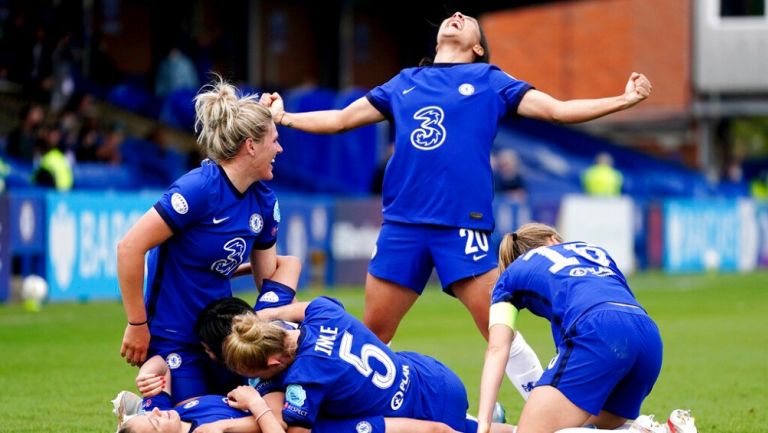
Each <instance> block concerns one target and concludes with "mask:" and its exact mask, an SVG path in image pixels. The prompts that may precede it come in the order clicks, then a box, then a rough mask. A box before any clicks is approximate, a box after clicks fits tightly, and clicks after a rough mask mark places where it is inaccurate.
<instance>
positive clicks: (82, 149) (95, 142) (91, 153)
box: [75, 117, 102, 162]
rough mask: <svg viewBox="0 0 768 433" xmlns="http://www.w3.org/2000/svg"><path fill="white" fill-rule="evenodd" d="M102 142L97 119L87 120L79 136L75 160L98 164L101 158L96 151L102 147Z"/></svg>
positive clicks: (81, 127) (90, 118)
mask: <svg viewBox="0 0 768 433" xmlns="http://www.w3.org/2000/svg"><path fill="white" fill-rule="evenodd" d="M101 140H102V137H101V133H100V132H99V122H98V120H97V119H96V118H95V117H89V118H86V119H85V121H84V122H83V124H82V125H81V126H80V129H79V131H78V134H77V144H76V146H75V159H77V161H78V162H97V161H98V160H99V158H98V156H97V155H96V151H97V149H98V148H99V145H101Z"/></svg>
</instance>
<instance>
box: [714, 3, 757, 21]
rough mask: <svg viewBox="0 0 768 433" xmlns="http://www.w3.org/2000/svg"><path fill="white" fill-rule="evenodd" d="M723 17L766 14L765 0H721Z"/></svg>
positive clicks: (721, 14)
mask: <svg viewBox="0 0 768 433" xmlns="http://www.w3.org/2000/svg"><path fill="white" fill-rule="evenodd" d="M720 16H721V17H762V16H765V0H720Z"/></svg>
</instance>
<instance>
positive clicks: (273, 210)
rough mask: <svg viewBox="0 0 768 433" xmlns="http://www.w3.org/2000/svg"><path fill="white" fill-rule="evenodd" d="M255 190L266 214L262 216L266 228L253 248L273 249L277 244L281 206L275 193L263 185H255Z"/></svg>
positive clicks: (257, 238) (255, 241)
mask: <svg viewBox="0 0 768 433" xmlns="http://www.w3.org/2000/svg"><path fill="white" fill-rule="evenodd" d="M254 188H255V191H256V194H258V196H259V205H260V206H261V209H262V212H263V213H264V215H262V218H263V219H264V227H263V228H262V230H261V232H260V233H259V235H258V236H257V237H256V239H255V240H254V241H253V248H255V249H257V250H266V249H269V248H272V245H274V244H275V242H277V231H278V229H279V226H280V205H279V203H278V202H277V197H276V196H275V193H274V192H273V191H272V190H271V189H269V188H268V187H267V186H266V185H264V184H263V183H261V182H259V183H257V184H255V185H254Z"/></svg>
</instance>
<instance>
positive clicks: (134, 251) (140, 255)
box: [117, 208, 173, 365]
mask: <svg viewBox="0 0 768 433" xmlns="http://www.w3.org/2000/svg"><path fill="white" fill-rule="evenodd" d="M172 234H173V232H172V231H171V228H170V227H169V226H168V224H166V222H165V221H163V219H162V218H161V217H160V214H159V213H157V211H156V210H155V209H154V208H152V209H150V210H149V211H147V213H145V214H144V215H143V216H142V217H141V218H140V219H139V220H138V221H137V222H136V224H135V225H134V226H133V227H132V228H131V229H130V230H129V231H128V233H126V234H125V237H123V239H122V240H121V241H120V243H118V245H117V279H118V281H119V283H120V294H121V295H122V298H123V309H124V310H125V315H126V316H127V318H128V325H127V326H126V328H125V333H124V334H123V343H122V345H121V347H120V356H122V357H123V358H125V360H126V361H127V362H129V363H130V364H131V365H140V364H141V363H142V362H144V359H145V358H146V357H147V349H148V348H149V339H150V335H149V326H148V323H147V313H146V309H145V308H144V256H145V255H146V253H147V251H149V250H150V249H152V248H154V247H155V246H157V245H159V244H161V243H162V242H163V241H165V240H166V239H168V238H170V237H171V235H172Z"/></svg>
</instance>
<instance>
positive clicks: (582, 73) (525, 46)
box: [481, 0, 692, 120]
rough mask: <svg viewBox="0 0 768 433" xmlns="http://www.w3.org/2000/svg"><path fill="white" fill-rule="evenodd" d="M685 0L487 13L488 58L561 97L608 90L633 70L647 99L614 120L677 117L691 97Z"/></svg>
mask: <svg viewBox="0 0 768 433" xmlns="http://www.w3.org/2000/svg"><path fill="white" fill-rule="evenodd" d="M691 18H692V17H691V2H690V0H579V1H569V2H558V3H553V4H548V5H542V6H534V7H529V8H524V9H515V10H513V11H503V12H496V13H490V14H486V15H484V16H483V17H482V18H481V24H482V26H483V29H484V31H485V32H486V34H487V36H488V42H489V44H490V48H491V61H492V62H493V63H495V64H497V65H499V66H500V67H501V68H502V69H504V70H505V71H507V72H509V73H510V74H512V75H514V76H515V77H517V78H519V79H523V80H526V81H529V82H531V83H532V84H534V85H535V86H536V87H537V88H538V89H540V90H542V91H544V92H547V93H549V94H551V95H552V96H554V97H556V98H559V99H572V98H588V97H601V96H613V95H617V94H620V93H621V92H623V89H624V84H625V83H626V79H627V78H628V77H629V74H630V73H631V72H632V71H637V72H642V73H644V74H646V75H647V76H648V77H649V78H650V79H651V82H652V83H653V95H652V97H651V98H650V99H649V100H648V101H646V102H645V103H643V104H642V105H640V106H639V107H637V108H636V109H634V110H632V111H629V112H626V113H618V114H617V115H614V116H612V118H613V119H614V120H628V119H632V118H637V119H663V118H665V117H680V116H682V115H683V114H684V113H685V111H686V110H687V107H688V106H689V103H690V99H691V66H690V58H691V52H692V48H691V47H692V45H691Z"/></svg>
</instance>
